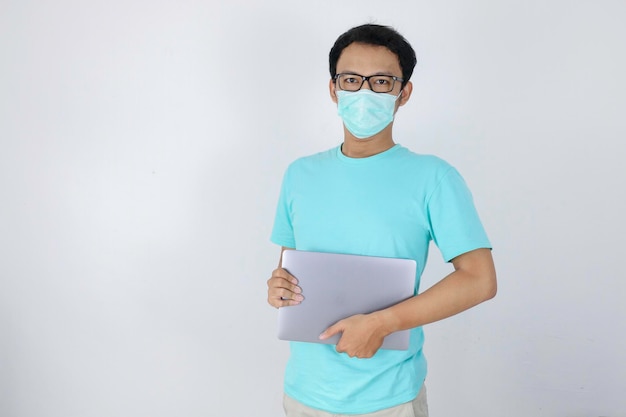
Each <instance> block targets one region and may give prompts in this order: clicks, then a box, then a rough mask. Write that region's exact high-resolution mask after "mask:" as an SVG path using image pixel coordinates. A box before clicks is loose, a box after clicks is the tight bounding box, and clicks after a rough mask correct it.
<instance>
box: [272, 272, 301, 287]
mask: <svg viewBox="0 0 626 417" xmlns="http://www.w3.org/2000/svg"><path fill="white" fill-rule="evenodd" d="M272 277H279V278H283V279H285V280H287V281H289V282H291V283H292V284H298V279H297V278H296V277H294V276H293V275H291V274H290V273H289V271H287V270H286V269H284V268H276V269H275V270H274V271H272Z"/></svg>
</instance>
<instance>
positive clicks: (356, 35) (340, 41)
mask: <svg viewBox="0 0 626 417" xmlns="http://www.w3.org/2000/svg"><path fill="white" fill-rule="evenodd" d="M355 42H356V43H363V44H366V45H376V46H384V47H385V48H387V49H389V50H390V51H391V52H393V53H394V54H395V55H396V56H397V57H398V61H399V62H400V68H401V69H402V78H403V80H404V81H403V82H402V86H403V87H404V86H405V85H406V83H408V82H409V79H410V78H411V75H413V69H414V68H415V64H417V58H416V57H415V51H414V50H413V48H412V47H411V45H410V44H409V42H408V41H407V40H406V39H405V38H404V36H402V35H401V34H400V33H398V31H396V30H395V29H393V28H392V27H389V26H382V25H375V24H371V23H368V24H365V25H361V26H356V27H353V28H352V29H350V30H348V31H347V32H346V33H344V34H342V35H341V36H339V37H338V38H337V40H336V41H335V44H334V45H333V47H332V48H331V50H330V54H329V55H328V61H329V64H330V77H331V78H333V79H334V78H335V75H337V61H339V57H340V56H341V53H342V52H343V50H344V49H345V48H346V47H347V46H348V45H350V44H352V43H355Z"/></svg>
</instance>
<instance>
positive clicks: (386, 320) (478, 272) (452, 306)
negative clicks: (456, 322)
mask: <svg viewBox="0 0 626 417" xmlns="http://www.w3.org/2000/svg"><path fill="white" fill-rule="evenodd" d="M479 251H480V252H477V253H475V254H472V256H471V257H468V258H470V259H469V263H468V262H461V263H460V264H459V265H455V268H456V270H455V271H454V272H452V273H451V274H450V275H448V276H446V277H445V278H444V279H442V280H441V281H439V282H438V283H437V284H435V285H434V286H432V287H431V288H429V289H428V290H427V291H425V292H423V293H422V294H419V295H417V296H414V297H412V298H410V299H408V300H406V301H403V302H401V303H399V304H396V305H395V306H392V307H390V308H387V309H385V310H381V311H379V312H377V313H375V314H376V315H377V316H379V317H378V318H379V319H380V323H381V326H383V328H384V330H385V333H392V332H395V331H399V330H406V329H411V328H413V327H418V326H422V325H425V324H428V323H432V322H435V321H439V320H443V319H445V318H448V317H450V316H453V315H455V314H458V313H460V312H462V311H465V310H467V309H469V308H471V307H474V306H475V305H477V304H480V303H482V302H483V301H486V300H488V299H490V298H493V297H494V296H495V294H496V276H495V269H494V267H493V260H492V259H491V253H490V252H489V253H487V252H485V251H488V250H487V249H484V250H479ZM467 260H468V259H466V260H465V261H467ZM468 266H469V267H468Z"/></svg>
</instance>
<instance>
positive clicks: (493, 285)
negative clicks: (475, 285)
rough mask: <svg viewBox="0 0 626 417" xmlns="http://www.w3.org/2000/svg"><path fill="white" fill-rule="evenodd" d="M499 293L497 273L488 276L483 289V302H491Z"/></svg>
mask: <svg viewBox="0 0 626 417" xmlns="http://www.w3.org/2000/svg"><path fill="white" fill-rule="evenodd" d="M497 293H498V280H497V279H496V273H495V271H494V272H493V273H490V274H488V275H487V276H486V277H485V284H484V287H483V297H484V298H483V301H487V300H491V299H492V298H494V297H495V296H496V294H497Z"/></svg>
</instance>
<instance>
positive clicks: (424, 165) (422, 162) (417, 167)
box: [395, 146, 456, 177]
mask: <svg viewBox="0 0 626 417" xmlns="http://www.w3.org/2000/svg"><path fill="white" fill-rule="evenodd" d="M395 156H396V158H395V163H398V164H401V165H402V167H403V168H404V169H410V170H412V171H413V172H416V173H420V174H422V175H423V174H430V175H434V176H436V177H442V176H445V175H446V174H447V173H448V172H450V171H456V169H455V168H454V167H453V166H452V165H451V164H450V163H448V162H447V161H445V160H444V159H442V158H440V157H438V156H435V155H430V154H419V153H416V152H413V151H411V150H410V149H408V148H405V147H403V146H400V149H399V150H398V152H396V155H395Z"/></svg>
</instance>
